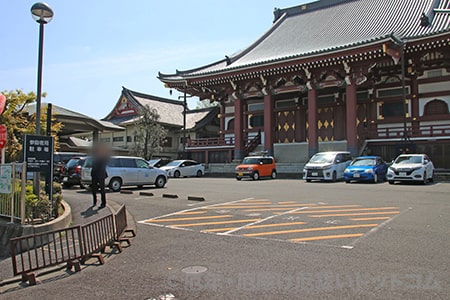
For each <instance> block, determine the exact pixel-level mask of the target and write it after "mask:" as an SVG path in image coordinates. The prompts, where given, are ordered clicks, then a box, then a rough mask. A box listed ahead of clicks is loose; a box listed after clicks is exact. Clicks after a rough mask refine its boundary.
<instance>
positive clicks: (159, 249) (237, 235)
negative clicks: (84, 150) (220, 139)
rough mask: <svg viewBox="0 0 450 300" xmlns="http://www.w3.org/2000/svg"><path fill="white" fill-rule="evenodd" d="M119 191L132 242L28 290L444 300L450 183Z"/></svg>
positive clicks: (225, 184)
mask: <svg viewBox="0 0 450 300" xmlns="http://www.w3.org/2000/svg"><path fill="white" fill-rule="evenodd" d="M126 190H127V191H131V192H132V194H120V193H108V195H107V198H108V199H109V200H112V201H115V202H117V203H125V204H126V205H127V209H128V210H129V211H130V212H131V213H132V215H133V216H134V218H135V220H136V222H137V234H138V235H137V237H136V238H135V239H133V244H132V246H131V247H129V248H128V249H126V251H125V252H124V253H123V254H121V255H118V256H117V257H114V258H113V259H112V260H111V261H109V262H108V263H107V264H106V265H104V266H102V267H99V268H92V269H86V270H84V271H83V272H82V273H83V274H77V275H73V276H71V277H70V279H62V280H58V281H55V282H51V283H46V284H45V285H42V286H37V287H33V288H32V289H33V295H37V296H39V295H40V294H41V293H42V295H45V290H48V289H51V288H52V287H51V286H52V285H57V284H61V283H64V288H65V289H66V292H67V291H69V292H70V291H73V292H77V293H78V294H80V293H81V296H82V295H85V296H86V297H88V296H90V295H92V293H95V292H94V291H92V290H88V289H83V290H81V291H80V290H79V285H83V282H85V281H86V280H89V278H90V280H92V278H97V279H98V280H96V286H98V287H99V288H100V290H102V291H107V292H104V294H103V292H102V295H107V296H108V297H110V298H112V299H121V296H124V295H127V296H128V297H131V298H134V299H136V298H137V299H144V298H145V299H147V298H150V299H151V297H154V298H157V297H159V296H160V295H164V294H173V295H175V297H176V299H187V298H189V299H192V298H195V299H215V298H216V299H255V298H259V299H273V298H274V297H282V298H283V297H284V298H288V299H298V298H300V297H301V298H304V299H310V298H314V299H317V298H321V299H336V298H340V299H344V298H345V299H348V298H361V299H394V298H395V299H399V298H401V299H426V298H428V299H431V298H433V299H445V298H446V297H447V295H448V294H449V293H450V288H449V281H448V278H449V275H450V271H449V269H448V265H449V264H450V258H449V256H448V249H449V248H450V241H449V239H448V238H447V236H448V228H450V221H449V220H450V204H449V200H448V199H449V198H448V195H449V192H450V184H449V183H443V182H438V183H433V184H428V185H425V186H424V185H415V184H395V185H389V184H387V183H380V184H345V183H343V182H337V183H322V182H315V183H304V182H303V181H302V180H259V181H251V180H243V181H239V182H238V181H236V180H235V179H232V178H228V179H225V178H223V179H220V178H207V177H203V178H181V179H171V180H169V182H168V185H167V187H166V188H164V189H154V188H146V189H145V190H146V191H147V192H152V193H153V194H154V196H145V195H139V192H140V191H142V190H140V189H137V188H126ZM162 194H173V195H177V196H178V198H175V199H171V198H163V197H162ZM65 195H66V197H71V198H76V199H77V200H76V201H82V202H83V203H86V208H87V207H88V206H89V204H90V201H91V199H90V194H89V193H87V192H85V191H81V190H75V189H71V190H66V191H65ZM188 196H198V197H204V198H205V199H206V200H205V201H203V202H197V201H188V200H187V197H188ZM86 274H87V275H86ZM104 274H108V276H104ZM124 274H127V275H126V276H125V275H124ZM100 278H101V280H100ZM44 286H45V288H44ZM25 290H27V289H25ZM19 293H22V291H19V292H18V293H17V294H15V295H16V296H17V295H19ZM57 293H58V292H57ZM11 295H12V294H11Z"/></svg>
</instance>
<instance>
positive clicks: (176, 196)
mask: <svg viewBox="0 0 450 300" xmlns="http://www.w3.org/2000/svg"><path fill="white" fill-rule="evenodd" d="M162 197H163V198H172V199H177V198H178V195H175V194H163V195H162Z"/></svg>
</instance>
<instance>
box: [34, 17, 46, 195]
mask: <svg viewBox="0 0 450 300" xmlns="http://www.w3.org/2000/svg"><path fill="white" fill-rule="evenodd" d="M43 56H44V22H42V21H41V22H39V46H38V73H37V95H36V135H41V97H42V62H43ZM33 185H34V187H33V189H34V193H35V194H36V195H37V196H38V197H39V195H40V174H39V172H35V173H34V177H33Z"/></svg>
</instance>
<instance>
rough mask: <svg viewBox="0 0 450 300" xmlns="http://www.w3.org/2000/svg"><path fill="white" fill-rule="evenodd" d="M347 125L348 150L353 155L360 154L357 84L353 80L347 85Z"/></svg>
mask: <svg viewBox="0 0 450 300" xmlns="http://www.w3.org/2000/svg"><path fill="white" fill-rule="evenodd" d="M345 93H346V97H347V98H346V102H345V103H346V106H345V108H346V114H347V116H346V117H347V120H346V127H347V150H348V151H349V152H350V153H351V154H352V155H358V138H357V130H356V84H355V82H354V81H353V80H352V82H351V84H347V87H346V91H345Z"/></svg>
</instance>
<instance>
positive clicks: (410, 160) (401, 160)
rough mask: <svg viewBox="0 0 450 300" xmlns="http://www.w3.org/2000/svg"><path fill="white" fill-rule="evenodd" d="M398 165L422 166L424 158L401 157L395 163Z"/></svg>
mask: <svg viewBox="0 0 450 300" xmlns="http://www.w3.org/2000/svg"><path fill="white" fill-rule="evenodd" d="M395 163H396V164H399V165H402V164H421V163H422V157H421V156H412V155H411V156H400V157H398V158H397V160H396V161H395Z"/></svg>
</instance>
